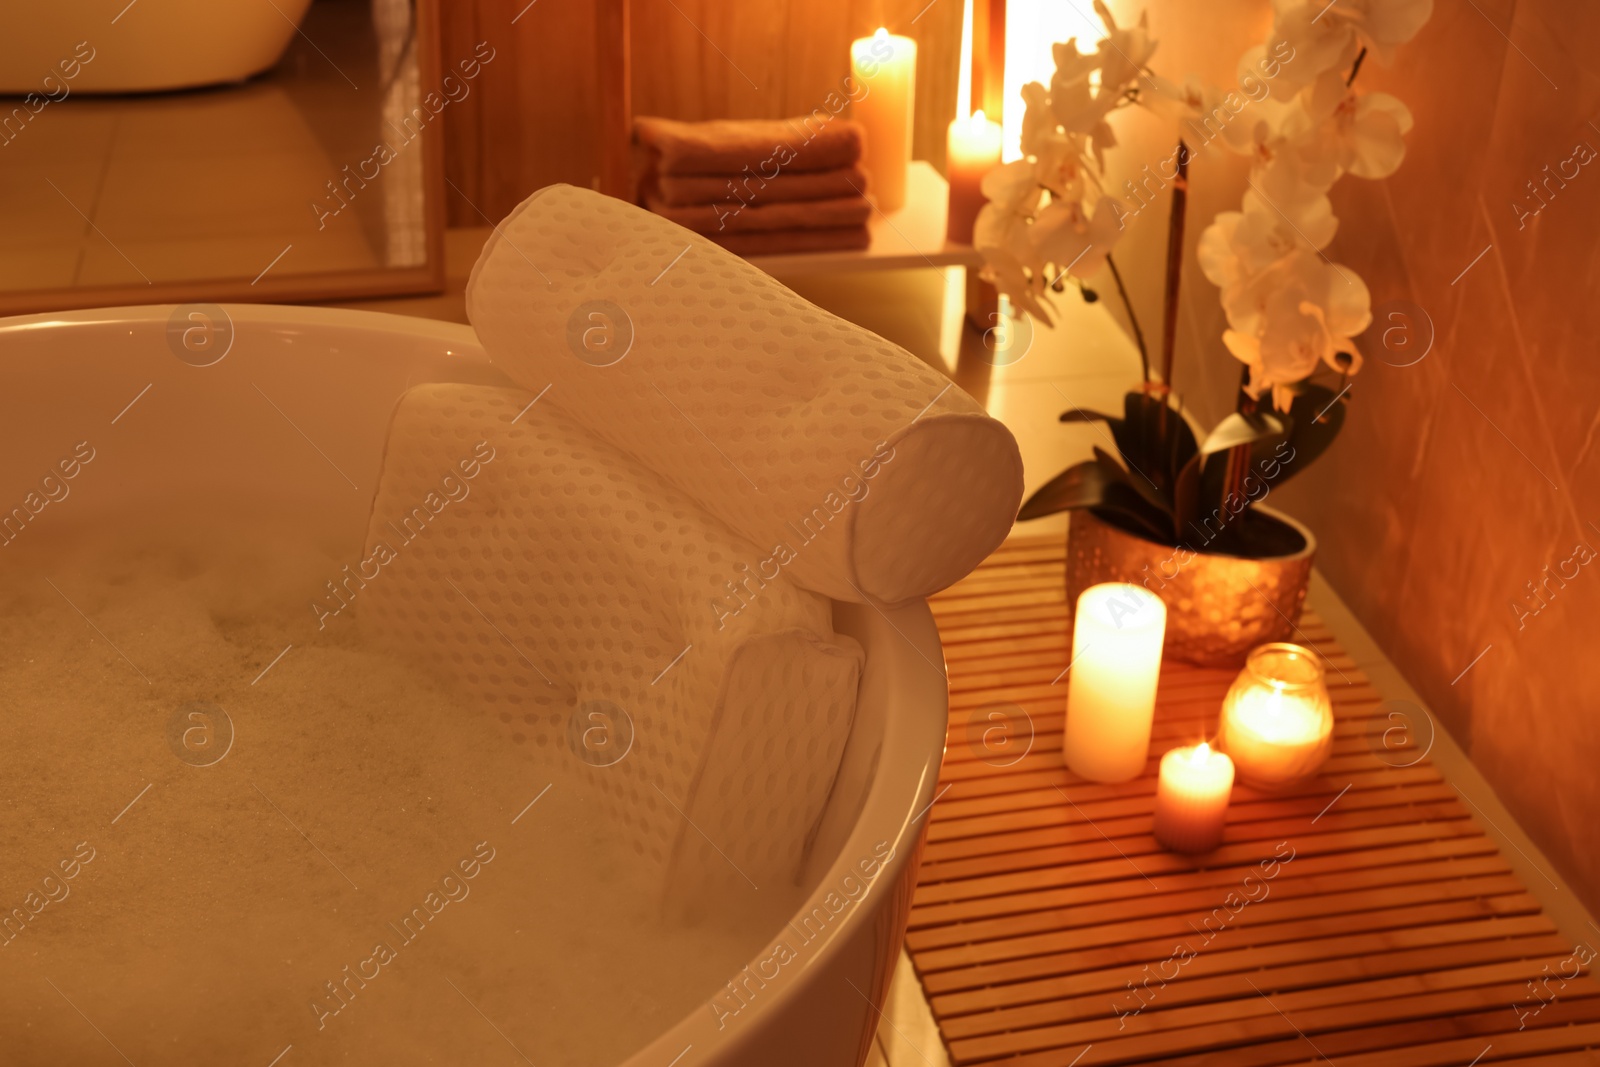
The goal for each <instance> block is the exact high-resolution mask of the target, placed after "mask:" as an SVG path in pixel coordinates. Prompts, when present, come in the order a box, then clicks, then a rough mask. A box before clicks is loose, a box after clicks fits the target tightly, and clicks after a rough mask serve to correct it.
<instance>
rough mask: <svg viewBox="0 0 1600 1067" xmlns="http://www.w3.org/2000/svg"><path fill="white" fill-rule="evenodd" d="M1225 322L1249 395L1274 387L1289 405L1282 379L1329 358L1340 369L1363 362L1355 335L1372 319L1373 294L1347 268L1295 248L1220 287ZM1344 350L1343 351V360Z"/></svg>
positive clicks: (1301, 375)
mask: <svg viewBox="0 0 1600 1067" xmlns="http://www.w3.org/2000/svg"><path fill="white" fill-rule="evenodd" d="M1222 303H1223V310H1224V311H1226V312H1227V316H1228V324H1229V327H1230V329H1228V330H1227V331H1226V332H1225V333H1224V334H1223V338H1222V339H1223V343H1224V344H1225V345H1227V347H1228V351H1230V352H1232V353H1233V355H1234V356H1235V358H1237V359H1239V360H1240V361H1241V362H1243V363H1245V364H1246V365H1247V366H1249V368H1250V384H1249V388H1250V391H1251V395H1253V396H1260V395H1262V393H1264V392H1266V391H1268V390H1271V391H1272V393H1273V403H1274V404H1275V405H1276V406H1278V407H1280V408H1287V406H1288V403H1289V400H1290V399H1291V394H1289V392H1288V391H1287V390H1286V389H1282V388H1281V387H1282V386H1287V385H1291V384H1293V383H1295V382H1299V381H1302V380H1303V379H1305V378H1307V377H1309V376H1310V375H1311V374H1312V373H1313V372H1315V371H1316V369H1317V367H1318V366H1319V365H1321V364H1326V365H1327V366H1329V367H1332V368H1333V369H1335V370H1338V371H1340V372H1343V373H1351V374H1353V373H1355V372H1356V371H1358V370H1359V369H1360V367H1361V354H1360V352H1359V350H1358V349H1357V348H1356V345H1355V340H1354V338H1355V336H1356V335H1357V334H1359V333H1361V331H1363V330H1365V329H1366V328H1367V326H1368V325H1369V324H1370V323H1371V321H1372V309H1371V295H1370V293H1369V292H1368V291H1367V287H1366V284H1365V283H1363V282H1362V280H1361V278H1360V276H1359V275H1357V274H1356V273H1355V272H1354V271H1352V270H1350V268H1348V267H1341V266H1338V265H1336V264H1333V263H1329V262H1326V261H1324V260H1323V259H1322V258H1321V257H1320V256H1319V255H1318V253H1316V252H1313V251H1310V250H1307V249H1304V248H1299V249H1296V250H1295V251H1294V252H1292V253H1291V254H1290V255H1288V256H1286V257H1284V258H1283V259H1281V260H1279V261H1278V262H1277V263H1275V264H1274V265H1273V266H1271V267H1269V268H1268V269H1266V270H1264V271H1262V272H1260V273H1258V274H1256V275H1255V276H1254V277H1250V278H1243V279H1241V280H1239V281H1236V282H1235V283H1234V284H1232V285H1230V286H1229V287H1228V288H1227V289H1226V290H1224V292H1223V301H1222ZM1341 354H1345V355H1348V356H1349V357H1350V359H1349V360H1348V361H1342V360H1341V359H1340V358H1339V357H1340V355H1341Z"/></svg>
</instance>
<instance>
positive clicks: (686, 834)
mask: <svg viewBox="0 0 1600 1067" xmlns="http://www.w3.org/2000/svg"><path fill="white" fill-rule="evenodd" d="M862 660H863V655H862V651H861V646H860V645H858V644H856V643H855V642H854V641H850V640H849V639H839V638H834V639H831V640H830V639H825V638H823V637H821V636H819V635H817V634H815V633H811V632H809V631H806V630H799V629H796V630H786V631H784V632H782V633H774V634H765V635H761V636H757V637H751V638H748V639H746V640H745V641H744V642H743V643H741V644H740V645H739V647H738V648H736V649H735V650H734V651H733V654H732V656H731V657H730V658H729V661H728V668H727V673H726V674H724V676H723V680H722V690H721V692H720V693H719V694H718V697H717V706H716V712H715V720H714V725H713V728H712V731H711V737H710V743H709V744H708V746H707V749H706V754H705V758H704V760H702V762H701V766H700V770H699V773H698V774H697V775H696V778H695V781H694V783H693V785H692V786H691V788H690V792H689V802H688V804H687V805H686V806H685V814H686V815H687V816H688V818H687V819H686V820H685V824H684V825H683V826H682V827H681V828H680V829H679V831H678V837H679V842H678V846H677V847H676V848H675V849H674V854H673V861H672V867H673V870H672V887H671V899H672V900H673V901H675V902H677V903H679V905H680V910H682V908H681V906H682V905H689V906H692V905H693V904H695V903H696V902H704V901H708V900H718V899H726V897H727V895H728V891H729V890H730V889H731V890H734V891H737V889H738V888H739V884H740V883H741V881H745V882H748V883H749V884H750V885H753V886H756V887H757V888H759V887H760V886H762V885H764V884H773V883H786V884H790V885H792V884H794V883H795V881H796V880H797V879H798V877H799V874H800V869H801V866H802V865H803V863H804V860H805V855H804V851H805V846H809V844H810V842H811V838H812V835H813V832H814V831H815V828H816V825H817V820H818V818H819V817H820V816H821V814H822V807H823V805H824V804H825V803H826V801H827V798H828V794H829V793H830V792H831V791H832V789H833V782H834V779H835V777H837V775H838V770H839V762H840V760H841V759H842V758H843V757H844V742H845V740H846V738H847V737H848V736H849V732H850V726H851V723H852V722H853V721H854V716H855V698H856V686H857V683H858V682H859V681H860V679H861V668H862ZM775 797H791V798H795V799H796V800H797V801H798V802H797V803H783V804H773V803H772V798H775ZM795 842H801V843H802V848H800V849H796V848H795V847H794V846H795Z"/></svg>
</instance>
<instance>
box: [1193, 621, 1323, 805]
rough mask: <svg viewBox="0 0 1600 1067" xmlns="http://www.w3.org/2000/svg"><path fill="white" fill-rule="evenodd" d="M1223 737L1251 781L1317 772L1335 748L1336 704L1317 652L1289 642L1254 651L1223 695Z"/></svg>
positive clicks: (1285, 780)
mask: <svg viewBox="0 0 1600 1067" xmlns="http://www.w3.org/2000/svg"><path fill="white" fill-rule="evenodd" d="M1220 741H1221V744H1222V747H1223V748H1224V749H1226V750H1227V752H1228V754H1229V755H1230V756H1232V757H1233V761H1234V763H1235V764H1237V765H1238V768H1239V777H1240V778H1241V779H1243V780H1244V781H1245V782H1246V783H1248V784H1250V785H1254V786H1261V787H1264V788H1269V789H1270V788H1276V787H1281V786H1286V785H1292V784H1293V783H1295V782H1298V781H1300V780H1302V779H1304V778H1308V777H1310V776H1311V775H1313V774H1315V773H1316V772H1317V770H1318V769H1320V768H1321V766H1322V764H1323V762H1324V761H1325V760H1326V759H1327V758H1328V753H1329V752H1330V751H1331V750H1332V748H1333V705H1332V702H1331V701H1330V700H1329V698H1328V688H1327V686H1326V684H1324V682H1323V676H1322V662H1321V660H1320V659H1319V658H1318V657H1317V655H1316V653H1314V652H1312V651H1311V650H1310V649H1307V648H1301V647H1300V646H1299V645H1293V644H1289V643H1287V642H1275V643H1273V644H1270V645H1262V646H1261V647H1260V648H1257V649H1254V650H1252V651H1251V653H1250V656H1249V658H1248V659H1247V660H1246V661H1245V666H1244V670H1242V671H1240V672H1239V677H1238V678H1236V679H1235V680H1234V683H1233V686H1232V688H1230V689H1229V690H1228V695H1227V696H1226V697H1225V698H1224V699H1223V702H1222V729H1221V735H1220Z"/></svg>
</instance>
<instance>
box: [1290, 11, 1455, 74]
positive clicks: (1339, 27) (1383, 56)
mask: <svg viewBox="0 0 1600 1067" xmlns="http://www.w3.org/2000/svg"><path fill="white" fill-rule="evenodd" d="M1272 6H1273V9H1274V10H1275V12H1276V13H1277V19H1276V25H1277V26H1282V27H1284V28H1285V29H1288V28H1289V27H1291V26H1292V27H1296V28H1298V27H1302V26H1305V25H1308V24H1310V25H1317V26H1320V25H1321V24H1322V23H1329V24H1330V25H1329V26H1328V28H1327V29H1319V30H1318V31H1317V32H1318V33H1321V34H1327V35H1332V34H1335V33H1337V32H1340V31H1344V32H1348V33H1349V34H1350V35H1351V36H1352V37H1353V38H1354V39H1355V41H1356V44H1357V46H1358V47H1360V48H1367V49H1369V50H1370V51H1371V53H1372V55H1373V57H1374V58H1376V59H1377V60H1378V62H1380V63H1382V64H1383V65H1384V66H1388V65H1389V64H1390V63H1391V62H1393V60H1394V54H1395V50H1396V49H1398V48H1399V47H1400V46H1401V45H1403V44H1405V43H1406V42H1408V41H1410V40H1411V39H1412V38H1413V37H1415V36H1416V35H1417V32H1418V31H1419V30H1421V29H1422V27H1423V26H1424V25H1425V24H1426V23H1427V21H1428V19H1429V18H1431V17H1432V16H1433V0H1335V2H1334V3H1331V4H1330V3H1326V0H1273V4H1272ZM1287 35H1288V36H1289V38H1290V39H1291V40H1293V39H1294V36H1295V34H1294V33H1293V32H1289V33H1288V34H1287ZM1353 58H1354V57H1352V59H1353Z"/></svg>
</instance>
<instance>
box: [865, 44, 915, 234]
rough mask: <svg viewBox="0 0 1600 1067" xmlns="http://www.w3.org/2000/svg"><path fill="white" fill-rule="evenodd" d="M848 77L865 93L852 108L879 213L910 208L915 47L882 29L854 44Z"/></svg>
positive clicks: (870, 188) (871, 189)
mask: <svg viewBox="0 0 1600 1067" xmlns="http://www.w3.org/2000/svg"><path fill="white" fill-rule="evenodd" d="M850 73H851V75H852V76H853V77H854V78H855V79H856V81H857V82H858V83H860V84H861V85H862V86H863V87H864V88H865V94H864V95H862V96H860V97H859V98H857V99H856V101H855V103H854V104H852V105H851V111H850V117H851V118H853V119H855V120H856V121H857V122H859V123H861V125H862V127H863V132H864V133H865V135H866V142H867V143H866V157H865V158H864V159H863V160H862V164H863V166H864V168H865V170H866V172H867V177H868V179H869V182H870V184H869V186H868V188H869V190H870V191H871V193H872V195H873V198H874V199H875V200H877V202H878V208H879V210H881V211H894V210H896V209H898V208H899V207H900V206H901V205H903V204H904V203H905V202H906V170H907V168H908V167H910V165H911V119H912V112H913V105H914V104H915V103H916V95H917V93H916V88H917V42H915V41H913V40H912V39H911V38H909V37H900V36H897V35H895V34H891V33H890V32H889V31H888V30H885V29H883V28H882V27H880V28H879V29H878V32H877V33H875V34H873V35H872V36H871V37H860V38H857V39H856V40H854V41H852V42H851V43H850Z"/></svg>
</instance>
